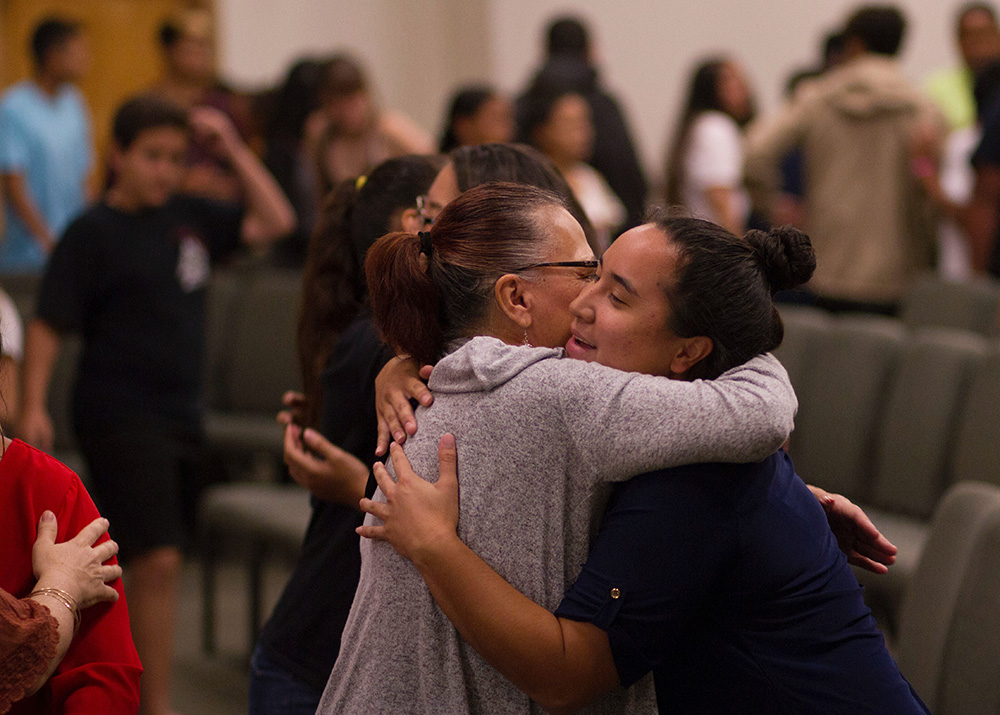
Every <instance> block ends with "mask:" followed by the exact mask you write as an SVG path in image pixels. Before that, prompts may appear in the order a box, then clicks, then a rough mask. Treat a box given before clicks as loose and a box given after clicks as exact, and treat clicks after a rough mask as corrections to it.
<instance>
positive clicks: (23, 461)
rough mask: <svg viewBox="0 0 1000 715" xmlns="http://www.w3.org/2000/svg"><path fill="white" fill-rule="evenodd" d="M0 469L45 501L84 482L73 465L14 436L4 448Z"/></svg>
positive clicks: (50, 501) (51, 501)
mask: <svg viewBox="0 0 1000 715" xmlns="http://www.w3.org/2000/svg"><path fill="white" fill-rule="evenodd" d="M0 471H2V472H3V473H4V474H6V475H9V476H8V477H7V478H8V479H10V478H11V477H13V478H14V479H16V480H18V481H20V482H21V483H22V486H23V488H26V489H28V490H30V491H31V492H32V493H34V494H38V495H41V497H42V498H44V500H45V503H53V501H58V500H59V499H61V498H62V497H63V496H64V495H65V494H66V493H67V492H68V491H70V490H75V489H79V487H80V485H81V482H80V477H78V476H77V474H76V472H74V471H73V470H72V469H70V468H69V467H67V466H66V465H65V464H63V463H62V462H60V461H59V460H58V459H56V458H55V457H53V456H51V455H49V454H46V453H45V452H43V451H41V450H40V449H37V448H35V447H32V446H31V445H30V444H27V443H26V442H22V441H21V440H19V439H15V440H12V441H11V442H10V444H8V445H7V448H6V450H4V452H3V456H2V458H0Z"/></svg>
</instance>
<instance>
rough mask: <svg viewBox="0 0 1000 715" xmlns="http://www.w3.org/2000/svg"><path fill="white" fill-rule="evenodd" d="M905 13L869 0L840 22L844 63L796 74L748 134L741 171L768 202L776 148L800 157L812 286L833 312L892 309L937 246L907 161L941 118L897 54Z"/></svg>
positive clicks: (933, 139)
mask: <svg viewBox="0 0 1000 715" xmlns="http://www.w3.org/2000/svg"><path fill="white" fill-rule="evenodd" d="M904 30H905V19H904V18H903V15H902V14H901V13H900V12H899V10H897V9H896V8H894V7H888V6H867V7H862V8H860V9H859V10H857V11H856V12H855V13H854V14H853V15H852V16H851V18H850V19H849V20H848V22H847V27H846V29H845V31H844V34H845V53H846V54H847V57H848V59H847V61H846V62H845V63H844V64H843V65H841V66H840V67H838V68H836V69H834V70H831V71H830V72H829V73H827V74H826V75H824V76H823V77H821V78H819V79H817V80H815V81H813V82H809V83H803V86H802V87H800V89H799V90H798V92H797V93H796V94H795V96H794V97H793V99H792V100H791V102H790V103H789V104H788V105H786V106H785V107H784V108H783V109H782V110H781V111H780V112H778V114H777V115H775V116H773V117H770V118H767V119H765V120H764V121H759V122H757V123H756V124H755V125H754V126H753V127H751V129H750V132H749V135H748V139H747V144H748V146H747V166H746V175H747V179H748V181H749V183H750V185H751V187H752V188H754V189H755V190H756V191H757V195H758V198H759V199H760V201H761V205H762V206H764V207H767V206H768V205H769V203H770V202H771V201H773V198H774V197H776V196H777V188H778V176H779V173H778V168H779V163H780V161H781V158H782V157H783V156H784V155H785V154H786V152H788V151H789V150H790V149H791V148H793V147H795V146H799V147H801V148H802V151H803V153H804V156H805V164H806V197H805V199H806V226H805V227H806V230H808V232H809V235H810V236H811V237H812V240H813V245H814V247H815V249H816V257H817V268H816V273H815V275H814V277H813V280H812V281H811V282H810V283H809V286H808V287H809V290H810V291H811V292H812V293H813V294H814V295H815V298H816V302H817V304H818V305H820V306H822V307H826V308H829V309H831V310H865V311H869V312H879V313H887V314H893V313H895V312H896V309H897V306H898V303H899V301H900V299H901V298H902V297H903V294H904V293H905V291H906V289H907V287H908V286H909V285H910V283H911V281H912V280H913V278H914V277H915V276H916V275H917V274H918V273H919V272H920V271H921V270H925V269H928V268H930V267H931V265H932V263H933V259H934V255H935V246H934V241H935V222H934V215H933V208H932V205H931V203H930V202H929V200H928V199H927V197H926V195H925V194H924V193H923V192H922V191H921V189H920V187H919V184H918V182H917V180H916V179H915V178H914V175H913V172H912V171H911V168H910V166H911V158H912V156H913V152H914V147H915V143H916V142H917V141H918V138H919V141H920V142H921V143H922V144H924V145H926V144H927V143H930V144H932V145H933V144H936V143H937V142H938V141H940V140H941V138H942V137H943V134H944V121H943V118H942V117H941V115H940V113H939V112H938V110H937V109H936V108H935V107H934V105H933V104H932V103H931V102H930V101H929V100H928V99H926V98H925V97H924V96H923V95H922V94H921V93H920V91H919V90H918V89H917V88H916V87H915V86H914V85H913V84H911V83H910V82H909V80H907V79H906V77H905V76H904V75H903V73H902V70H901V68H900V66H899V64H898V62H897V60H896V59H895V57H896V54H897V53H898V51H899V47H900V45H901V43H902V39H903V34H904Z"/></svg>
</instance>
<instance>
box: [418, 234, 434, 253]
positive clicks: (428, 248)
mask: <svg viewBox="0 0 1000 715" xmlns="http://www.w3.org/2000/svg"><path fill="white" fill-rule="evenodd" d="M417 236H419V237H420V252H421V253H423V254H424V255H425V256H427V257H428V258H430V257H431V252H432V251H433V248H434V247H433V246H432V245H431V234H430V231H420V232H419V233H417Z"/></svg>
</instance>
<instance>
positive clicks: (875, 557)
mask: <svg viewBox="0 0 1000 715" xmlns="http://www.w3.org/2000/svg"><path fill="white" fill-rule="evenodd" d="M854 551H856V552H857V553H858V554H860V555H861V556H864V557H865V558H869V559H871V560H872V561H877V562H878V563H880V564H885V565H886V566H892V565H893V564H894V563H896V553H895V552H891V553H890V552H887V551H884V550H882V549H880V548H878V547H877V546H874V545H871V544H866V543H864V542H858V543H857V544H856V545H855V547H854Z"/></svg>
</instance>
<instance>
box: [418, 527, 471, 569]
mask: <svg viewBox="0 0 1000 715" xmlns="http://www.w3.org/2000/svg"><path fill="white" fill-rule="evenodd" d="M466 548H467V547H466V546H465V544H464V543H463V542H462V540H461V539H460V538H458V532H457V531H455V530H454V529H452V528H440V529H436V530H434V531H433V532H430V533H427V534H426V535H425V537H424V538H423V539H421V541H420V543H418V544H415V545H414V548H413V549H412V551H411V553H410V555H409V558H410V560H411V561H412V562H413V565H414V566H416V567H417V570H418V571H420V573H421V574H424V575H426V574H432V573H436V572H437V571H438V570H440V569H442V568H445V569H446V568H449V564H452V563H454V562H455V557H456V556H457V555H458V553H459V552H460V551H462V550H464V549H466Z"/></svg>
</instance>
